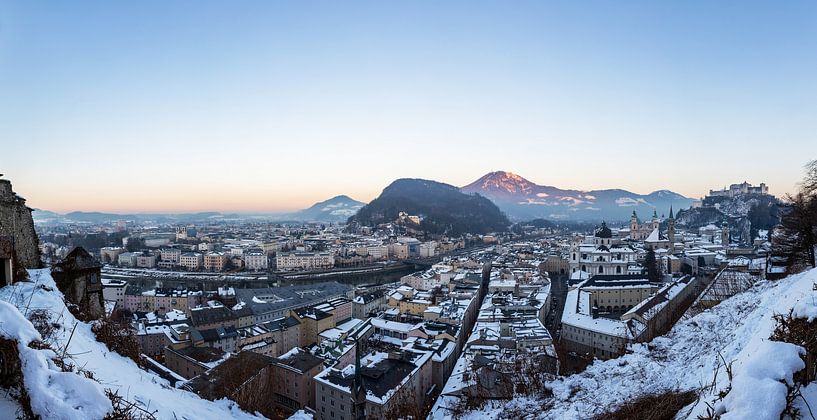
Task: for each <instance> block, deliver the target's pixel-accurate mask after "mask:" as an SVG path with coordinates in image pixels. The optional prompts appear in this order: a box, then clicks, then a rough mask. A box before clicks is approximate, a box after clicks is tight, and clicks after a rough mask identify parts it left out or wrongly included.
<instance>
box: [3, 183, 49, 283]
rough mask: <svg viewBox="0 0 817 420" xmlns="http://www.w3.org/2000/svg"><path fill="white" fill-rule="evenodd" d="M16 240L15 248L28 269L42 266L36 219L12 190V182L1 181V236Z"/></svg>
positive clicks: (23, 200)
mask: <svg viewBox="0 0 817 420" xmlns="http://www.w3.org/2000/svg"><path fill="white" fill-rule="evenodd" d="M2 235H8V236H11V237H13V238H14V248H15V251H16V253H17V256H18V258H20V262H21V263H22V264H23V265H25V266H26V268H38V267H39V266H40V248H39V239H38V238H37V232H35V231H34V219H33V218H32V217H31V209H29V208H28V207H27V206H26V200H25V199H24V198H22V197H19V196H17V195H16V194H15V193H14V191H13V190H12V189H11V181H9V180H7V179H0V236H2Z"/></svg>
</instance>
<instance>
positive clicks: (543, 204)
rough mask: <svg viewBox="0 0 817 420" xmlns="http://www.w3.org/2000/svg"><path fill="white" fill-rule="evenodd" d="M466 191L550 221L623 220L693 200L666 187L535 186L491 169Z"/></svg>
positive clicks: (518, 215)
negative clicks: (650, 189) (640, 189)
mask: <svg viewBox="0 0 817 420" xmlns="http://www.w3.org/2000/svg"><path fill="white" fill-rule="evenodd" d="M461 191H462V192H465V193H468V194H479V195H482V196H484V197H487V198H489V199H490V200H491V201H493V202H494V203H495V204H496V205H497V206H499V208H500V209H501V210H502V211H503V212H505V214H507V215H508V217H510V218H511V219H513V220H529V219H536V218H544V219H550V220H584V221H599V220H608V221H624V220H629V219H630V216H631V215H632V213H633V210H635V211H636V212H637V213H638V214H639V216H640V217H644V218H646V217H648V216H650V215H652V213H653V211H657V212H658V214H662V213H665V214H666V213H668V212H669V208H670V206H673V207H674V208H675V209H676V210H678V209H683V208H688V207H690V206H691V205H692V201H693V200H692V199H691V198H687V197H684V196H683V195H681V194H678V193H674V192H672V191H668V190H659V191H654V192H652V193H650V194H646V195H642V194H636V193H633V192H630V191H626V190H621V189H611V190H593V191H579V190H564V189H561V188H557V187H552V186H547V185H537V184H534V183H533V182H531V181H528V180H527V179H525V178H523V177H521V176H519V175H516V174H513V173H510V172H503V171H497V172H491V173H489V174H486V175H485V176H483V177H482V178H480V179H478V180H476V181H474V182H473V183H471V184H468V185H466V186H464V187H462V188H461Z"/></svg>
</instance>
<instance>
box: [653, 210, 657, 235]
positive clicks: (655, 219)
mask: <svg viewBox="0 0 817 420" xmlns="http://www.w3.org/2000/svg"><path fill="white" fill-rule="evenodd" d="M656 229H658V212H657V211H656V210H654V209H653V211H652V230H656Z"/></svg>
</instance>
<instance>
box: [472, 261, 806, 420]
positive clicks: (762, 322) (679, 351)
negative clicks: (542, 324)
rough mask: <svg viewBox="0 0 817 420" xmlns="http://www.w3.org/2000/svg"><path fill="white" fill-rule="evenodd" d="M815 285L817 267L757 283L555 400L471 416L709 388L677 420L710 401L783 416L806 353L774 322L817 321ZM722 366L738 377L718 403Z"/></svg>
mask: <svg viewBox="0 0 817 420" xmlns="http://www.w3.org/2000/svg"><path fill="white" fill-rule="evenodd" d="M816 282H817V270H810V271H807V272H805V273H801V274H796V275H793V276H790V277H788V278H786V279H783V280H780V281H776V282H770V281H761V282H758V283H757V284H755V286H754V287H752V288H751V289H749V290H747V291H746V292H744V293H741V294H738V295H736V296H734V297H732V298H730V299H727V300H725V301H724V302H722V303H721V304H719V305H717V306H715V307H714V308H712V309H710V310H707V311H705V312H703V313H700V314H698V315H696V316H695V317H693V318H690V319H686V320H684V321H681V322H679V323H678V324H677V325H676V326H675V327H674V328H673V329H672V330H671V331H670V332H669V333H668V334H666V335H665V336H662V337H659V338H656V339H655V340H653V341H652V342H650V343H648V344H637V345H633V346H632V347H631V351H632V353H630V354H626V355H624V356H622V357H620V358H617V359H613V360H608V361H603V362H602V361H597V362H595V363H593V364H592V365H591V366H589V367H588V368H587V370H586V371H584V372H582V373H580V374H576V375H572V376H569V377H564V378H559V379H557V380H555V381H552V382H551V383H549V384H548V387H549V388H551V389H552V391H553V397H550V398H542V399H530V398H528V399H516V400H513V401H510V402H505V403H499V404H498V403H496V402H494V403H493V406H491V407H487V408H484V409H483V410H478V411H474V412H471V413H470V414H469V415H467V416H465V417H466V418H503V417H507V416H508V413H514V416H523V417H524V416H527V418H530V419H533V418H538V419H581V418H588V417H592V416H593V415H596V414H601V413H604V412H607V411H609V410H611V409H612V408H614V407H616V406H618V405H620V404H622V403H624V402H627V401H632V400H634V399H636V398H638V397H639V396H642V395H646V394H654V393H660V392H662V391H666V390H681V391H685V390H702V389H704V390H705V391H704V392H702V394H701V397H700V399H699V400H698V401H697V402H695V403H693V404H692V405H690V406H689V407H686V408H685V409H684V410H682V411H681V412H680V413H679V414H678V418H697V416H698V415H702V414H705V413H706V410H707V408H708V405H707V403H708V404H709V405H711V406H712V407H713V408H714V409H715V410H717V411H718V412H719V413H724V415H723V418H752V419H765V418H770V419H772V418H773V419H778V418H779V416H780V411H781V410H782V409H783V406H782V405H781V404H782V403H783V402H784V401H783V402H781V401H782V400H781V398H784V397H785V392H786V388H785V385H784V384H783V383H782V382H780V381H781V380H784V381H786V382H789V383H790V382H791V375H792V374H793V373H794V372H796V371H797V370H799V369H802V367H803V362H802V360H801V359H800V358H799V356H798V355H799V354H800V351H802V348H800V347H798V346H794V345H792V344H788V343H779V342H772V341H771V340H769V336H770V335H771V333H772V331H773V330H774V328H775V325H776V323H775V321H774V319H773V316H774V315H776V314H788V313H789V311H790V310H791V309H792V308H795V314H796V315H800V317H803V318H809V317H815V316H817V291H814V290H813V289H814V284H815V283H816ZM724 361H725V362H726V363H730V362H731V363H732V371H733V373H734V379H733V381H732V383H731V391H730V392H729V394H728V395H727V396H726V398H724V400H723V401H716V399H717V394H718V392H720V391H721V390H724V389H727V386H728V385H729V380H728V378H727V374H726V371H725V368H724V367H723V364H724ZM716 371H718V374H717V376H716V375H715V373H716ZM713 383H714V386H712V384H713ZM803 394H804V396H805V398H806V400H807V401H809V405H810V406H811V407H812V409H817V384H810V385H809V386H808V387H806V388H804V392H803ZM800 404H802V405H803V406H804V405H805V404H803V403H802V402H800ZM509 410H512V411H509ZM802 411H803V412H805V413H808V410H807V409H806V408H803V410H802ZM749 414H751V415H749ZM747 415H748V417H747Z"/></svg>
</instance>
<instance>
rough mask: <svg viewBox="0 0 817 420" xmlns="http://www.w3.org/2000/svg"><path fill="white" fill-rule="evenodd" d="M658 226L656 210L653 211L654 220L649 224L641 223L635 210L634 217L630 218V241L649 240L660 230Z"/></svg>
mask: <svg viewBox="0 0 817 420" xmlns="http://www.w3.org/2000/svg"><path fill="white" fill-rule="evenodd" d="M670 211H671V210H670ZM658 226H659V223H658V213H656V212H655V210H653V213H652V220H651V221H650V222H649V223H639V222H638V216H637V215H636V214H635V210H633V215H632V217H630V239H632V240H634V241H643V240H645V239H647V238H648V237H649V236H650V234H651V233H652V232H653V231H654V230H656V229H658Z"/></svg>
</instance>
